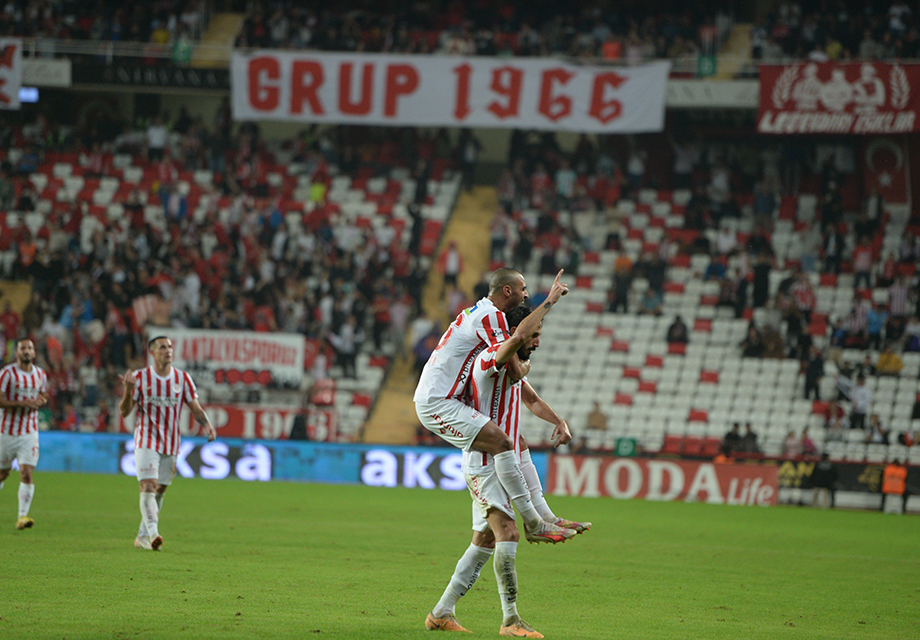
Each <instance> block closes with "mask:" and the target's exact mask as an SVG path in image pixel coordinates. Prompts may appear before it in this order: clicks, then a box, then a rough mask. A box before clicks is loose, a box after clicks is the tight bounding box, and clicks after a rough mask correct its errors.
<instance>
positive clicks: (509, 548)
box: [486, 509, 543, 638]
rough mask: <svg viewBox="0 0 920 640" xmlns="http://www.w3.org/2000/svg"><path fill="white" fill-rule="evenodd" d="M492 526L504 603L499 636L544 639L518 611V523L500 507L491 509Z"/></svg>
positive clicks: (499, 588)
mask: <svg viewBox="0 0 920 640" xmlns="http://www.w3.org/2000/svg"><path fill="white" fill-rule="evenodd" d="M486 519H487V521H488V523H489V527H490V528H491V529H492V531H493V532H494V533H495V555H494V556H493V558H492V566H493V568H494V570H495V580H496V582H497V583H498V595H499V598H500V599H501V603H502V624H501V627H500V628H499V635H502V636H512V637H516V638H542V637H543V634H541V633H540V632H538V631H535V630H534V629H533V627H531V626H530V625H529V624H527V623H526V622H524V621H523V620H521V616H520V614H519V613H518V610H517V597H518V582H517V568H516V566H515V559H516V556H517V546H518V539H519V536H518V529H517V523H516V522H515V521H514V519H513V518H511V517H510V516H509V515H508V514H507V513H505V512H504V511H502V510H500V509H491V510H490V511H489V515H488V516H487V518H486Z"/></svg>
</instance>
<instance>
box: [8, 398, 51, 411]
mask: <svg viewBox="0 0 920 640" xmlns="http://www.w3.org/2000/svg"><path fill="white" fill-rule="evenodd" d="M42 404H44V403H41V404H39V399H38V398H28V399H26V400H7V399H6V398H0V409H38V408H39V407H40V406H41V405H42Z"/></svg>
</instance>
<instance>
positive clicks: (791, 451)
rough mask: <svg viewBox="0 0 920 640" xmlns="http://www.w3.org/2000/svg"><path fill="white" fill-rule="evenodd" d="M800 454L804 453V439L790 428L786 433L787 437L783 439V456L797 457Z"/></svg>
mask: <svg viewBox="0 0 920 640" xmlns="http://www.w3.org/2000/svg"><path fill="white" fill-rule="evenodd" d="M800 455H802V440H801V439H800V438H799V437H798V436H797V435H796V434H795V431H794V430H793V429H790V430H789V433H787V434H786V439H785V440H783V457H784V458H797V457H798V456H800Z"/></svg>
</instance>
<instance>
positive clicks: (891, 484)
mask: <svg viewBox="0 0 920 640" xmlns="http://www.w3.org/2000/svg"><path fill="white" fill-rule="evenodd" d="M907 497H908V494H907V467H905V466H904V465H902V464H901V461H900V460H899V459H898V458H895V459H894V460H892V461H891V463H890V464H888V465H887V466H886V467H885V470H884V471H883V472H882V504H881V510H882V511H894V512H895V513H904V512H905V511H906V510H907ZM898 498H900V500H901V504H900V505H897V504H896V501H897V500H898ZM892 502H894V503H895V504H892Z"/></svg>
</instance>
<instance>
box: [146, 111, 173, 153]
mask: <svg viewBox="0 0 920 640" xmlns="http://www.w3.org/2000/svg"><path fill="white" fill-rule="evenodd" d="M168 137H169V131H168V130H167V129H166V125H164V124H163V118H162V117H161V116H157V117H156V118H154V119H153V123H152V124H151V125H150V126H149V127H148V128H147V135H146V142H147V159H148V160H149V161H150V162H160V161H161V160H163V158H164V156H165V155H166V142H167V139H168Z"/></svg>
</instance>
